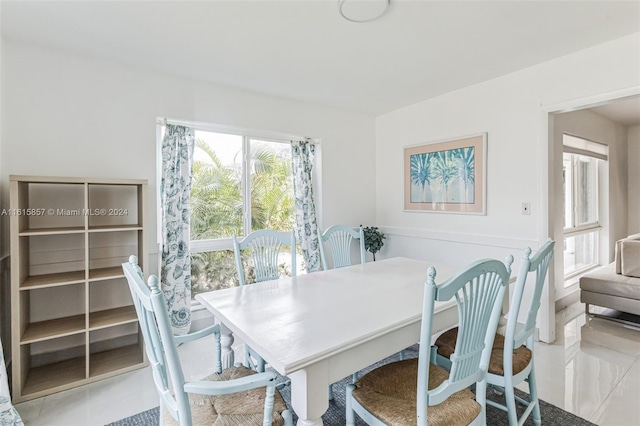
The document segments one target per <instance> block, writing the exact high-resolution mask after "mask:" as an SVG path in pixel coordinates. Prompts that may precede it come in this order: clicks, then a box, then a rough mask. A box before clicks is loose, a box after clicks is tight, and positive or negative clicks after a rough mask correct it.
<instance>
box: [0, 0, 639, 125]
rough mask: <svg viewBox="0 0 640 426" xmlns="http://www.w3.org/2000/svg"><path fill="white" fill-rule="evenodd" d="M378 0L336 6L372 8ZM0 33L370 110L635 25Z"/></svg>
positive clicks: (618, 12) (429, 18)
mask: <svg viewBox="0 0 640 426" xmlns="http://www.w3.org/2000/svg"><path fill="white" fill-rule="evenodd" d="M383 6H384V0H371V1H368V2H367V1H362V0H347V1H346V3H345V13H347V14H351V15H350V16H353V17H356V18H366V17H367V16H373V15H375V14H376V13H377V12H378V11H380V10H381V9H382V8H383ZM0 8H1V18H2V21H1V28H2V36H3V37H4V38H5V39H6V40H10V41H14V42H17V43H26V44H33V45H39V46H42V47H45V48H53V49H59V50H63V51H67V52H71V53H77V54H81V55H88V56H91V57H94V58H97V59H99V60H107V61H117V62H121V63H126V64H131V65H134V66H140V67H144V68H147V69H153V70H159V71H162V72H166V73H171V74H174V75H180V76H187V77H192V78H195V79H199V80H206V81H210V82H214V83H217V84H222V85H226V86H231V87H237V88H242V89H247V90H251V91H255V92H260V93H265V94H269V95H272V96H279V97H285V98H291V99H296V100H300V101H304V102H310V103H314V104H320V105H327V106H331V107H337V108H344V109H349V110H354V111H360V112H362V113H366V114H372V115H378V114H381V113H385V112H389V111H392V110H395V109H398V108H401V107H404V106H407V105H410V104H413V103H416V102H419V101H422V100H425V99H428V98H431V97H434V96H437V95H440V94H443V93H446V92H449V91H452V90H456V89H459V88H462V87H466V86H469V85H472V84H476V83H479V82H482V81H485V80H488V79H492V78H496V77H499V76H502V75H505V74H508V73H511V72H514V71H517V70H519V69H523V68H526V67H529V66H531V65H534V64H536V63H540V62H543V61H548V60H551V59H553V58H556V57H559V56H563V55H566V54H569V53H571V52H575V51H577V50H581V49H585V48H587V47H590V46H593V45H597V44H600V43H605V42H607V41H610V40H613V39H616V38H619V37H623V36H625V35H628V34H632V33H636V32H638V31H640V2H639V1H637V0H634V1H540V0H537V1H478V0H476V1H427V0H423V1H419V0H414V1H408V0H391V4H390V6H389V8H388V10H387V13H386V14H385V15H384V16H382V17H381V18H380V19H378V20H376V21H374V22H369V23H364V24H358V23H352V22H348V21H347V20H345V19H343V18H342V17H341V16H340V14H339V12H338V6H337V1H336V0H320V1H313V0H297V1H268V0H262V1H253V2H249V1H239V0H237V1H194V2H190V1H148V0H147V1H68V2H61V1H7V0H3V1H2V2H0Z"/></svg>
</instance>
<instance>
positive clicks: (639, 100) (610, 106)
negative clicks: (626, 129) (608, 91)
mask: <svg viewBox="0 0 640 426" xmlns="http://www.w3.org/2000/svg"><path fill="white" fill-rule="evenodd" d="M589 109H591V111H594V112H596V113H598V114H600V115H602V116H605V117H607V118H608V119H610V120H613V121H615V122H617V123H620V124H622V125H624V126H637V125H638V124H640V96H632V97H629V98H624V99H620V100H616V101H613V102H609V103H606V104H604V105H600V106H597V107H593V108H589Z"/></svg>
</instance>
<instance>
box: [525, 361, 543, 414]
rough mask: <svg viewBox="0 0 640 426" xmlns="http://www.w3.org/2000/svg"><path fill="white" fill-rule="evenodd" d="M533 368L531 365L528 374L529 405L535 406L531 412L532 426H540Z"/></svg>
mask: <svg viewBox="0 0 640 426" xmlns="http://www.w3.org/2000/svg"><path fill="white" fill-rule="evenodd" d="M534 366H535V364H533V361H532V364H531V371H530V372H529V379H528V382H529V394H530V395H531V402H530V404H535V407H533V412H532V416H533V424H534V425H535V426H540V425H541V424H542V417H540V401H539V400H538V387H537V385H536V375H535V372H534Z"/></svg>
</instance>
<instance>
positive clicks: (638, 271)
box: [580, 234, 640, 315]
mask: <svg viewBox="0 0 640 426" xmlns="http://www.w3.org/2000/svg"><path fill="white" fill-rule="evenodd" d="M580 301H581V302H583V303H584V304H585V312H586V313H587V315H594V314H592V313H591V312H589V305H597V306H602V307H605V308H611V309H615V310H616V311H621V312H626V313H630V314H634V315H640V234H636V235H631V236H629V237H627V238H625V239H623V240H620V241H618V242H617V243H616V260H615V261H614V262H613V263H611V264H609V265H606V266H603V267H600V268H598V269H595V270H593V271H591V272H589V273H587V274H585V275H583V276H582V277H581V278H580Z"/></svg>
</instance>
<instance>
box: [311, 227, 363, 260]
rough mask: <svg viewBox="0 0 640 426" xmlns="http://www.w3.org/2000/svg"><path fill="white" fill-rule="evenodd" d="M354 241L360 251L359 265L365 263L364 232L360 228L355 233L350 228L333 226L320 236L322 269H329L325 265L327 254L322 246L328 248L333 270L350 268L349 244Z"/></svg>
mask: <svg viewBox="0 0 640 426" xmlns="http://www.w3.org/2000/svg"><path fill="white" fill-rule="evenodd" d="M354 240H356V241H357V242H358V246H359V251H360V263H365V262H366V253H367V252H366V250H365V248H364V231H363V230H362V226H360V228H359V230H358V231H356V230H354V229H353V228H351V227H350V226H346V225H333V226H330V227H328V228H327V229H326V230H325V231H324V232H323V233H322V234H320V257H321V258H322V268H323V269H324V270H325V271H326V270H327V269H329V267H328V263H327V253H326V252H325V248H324V245H325V244H327V245H328V246H329V249H330V252H331V260H332V261H333V267H334V268H342V267H345V266H351V243H352V242H353V241H354Z"/></svg>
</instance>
